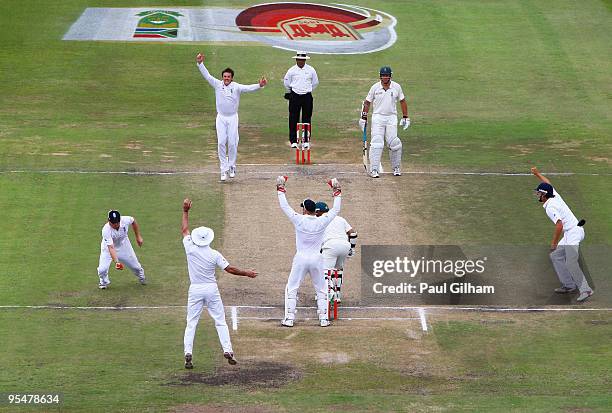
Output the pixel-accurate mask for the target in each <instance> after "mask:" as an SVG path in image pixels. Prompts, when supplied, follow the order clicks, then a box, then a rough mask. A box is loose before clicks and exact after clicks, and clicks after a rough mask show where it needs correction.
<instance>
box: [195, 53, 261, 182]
mask: <svg viewBox="0 0 612 413" xmlns="http://www.w3.org/2000/svg"><path fill="white" fill-rule="evenodd" d="M196 62H197V64H198V69H200V73H202V76H203V77H204V79H206V81H207V82H208V83H209V84H210V85H211V86H212V87H213V89H215V101H216V105H217V120H216V126H217V143H218V152H219V164H220V168H221V180H222V181H225V180H226V179H227V175H228V173H229V177H230V178H233V177H235V176H236V158H237V157H238V141H239V140H240V138H239V136H238V106H239V104H240V94H242V93H245V92H255V91H256V90H259V89H261V88H263V87H264V86H265V85H266V84H267V83H268V81H267V80H266V78H265V77H262V78H261V79H259V83H254V84H252V85H241V84H240V83H236V82H234V71H233V70H232V69H230V68H229V67H228V68H226V69H223V72H222V73H221V76H222V77H223V80H222V81H221V80H219V79H216V78H214V77H213V76H211V74H210V73H209V72H208V69H206V66H204V55H203V54H202V53H198V55H197V56H196Z"/></svg>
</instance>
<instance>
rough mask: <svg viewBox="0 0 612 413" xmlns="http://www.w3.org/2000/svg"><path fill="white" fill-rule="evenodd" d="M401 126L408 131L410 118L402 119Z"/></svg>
mask: <svg viewBox="0 0 612 413" xmlns="http://www.w3.org/2000/svg"><path fill="white" fill-rule="evenodd" d="M399 124H400V126H401V127H402V128H404V130H406V129H408V127H409V126H410V118H402V120H400V123H399Z"/></svg>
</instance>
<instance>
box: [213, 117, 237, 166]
mask: <svg viewBox="0 0 612 413" xmlns="http://www.w3.org/2000/svg"><path fill="white" fill-rule="evenodd" d="M216 124H217V143H218V151H219V167H220V168H221V173H223V172H226V171H228V170H229V168H230V166H232V167H236V158H237V157H238V141H239V140H240V138H239V137H238V114H237V113H236V114H234V115H231V116H225V115H221V114H219V113H218V114H217V122H216Z"/></svg>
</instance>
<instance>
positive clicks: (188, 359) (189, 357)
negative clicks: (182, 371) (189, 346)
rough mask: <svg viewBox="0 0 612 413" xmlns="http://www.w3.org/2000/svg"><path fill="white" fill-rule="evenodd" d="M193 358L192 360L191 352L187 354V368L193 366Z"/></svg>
mask: <svg viewBox="0 0 612 413" xmlns="http://www.w3.org/2000/svg"><path fill="white" fill-rule="evenodd" d="M191 360H192V357H191V353H187V354H185V368H186V369H192V368H193V363H192V362H191Z"/></svg>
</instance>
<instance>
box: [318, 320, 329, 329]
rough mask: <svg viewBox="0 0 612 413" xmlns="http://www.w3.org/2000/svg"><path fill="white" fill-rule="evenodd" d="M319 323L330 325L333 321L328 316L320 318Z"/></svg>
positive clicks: (323, 325) (322, 325)
mask: <svg viewBox="0 0 612 413" xmlns="http://www.w3.org/2000/svg"><path fill="white" fill-rule="evenodd" d="M319 325H320V326H321V327H329V326H330V325H331V323H330V322H329V320H328V319H327V318H322V319H320V320H319Z"/></svg>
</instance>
